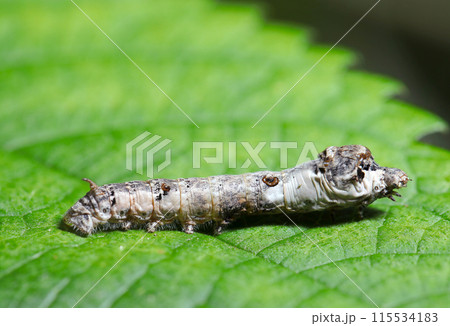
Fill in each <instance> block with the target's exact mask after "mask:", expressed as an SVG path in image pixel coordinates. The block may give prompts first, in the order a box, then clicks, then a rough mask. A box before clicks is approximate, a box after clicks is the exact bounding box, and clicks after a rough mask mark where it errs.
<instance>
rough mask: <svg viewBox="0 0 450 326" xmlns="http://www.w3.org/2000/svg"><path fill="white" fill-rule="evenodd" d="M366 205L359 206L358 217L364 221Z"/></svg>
mask: <svg viewBox="0 0 450 326" xmlns="http://www.w3.org/2000/svg"><path fill="white" fill-rule="evenodd" d="M364 208H365V206H364V205H361V206H358V217H359V219H361V220H363V219H364Z"/></svg>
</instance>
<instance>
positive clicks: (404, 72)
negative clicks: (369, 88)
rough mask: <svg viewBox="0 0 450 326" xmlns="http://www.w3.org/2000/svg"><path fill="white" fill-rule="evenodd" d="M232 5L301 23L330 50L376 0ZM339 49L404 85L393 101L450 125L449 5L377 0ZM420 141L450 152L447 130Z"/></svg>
mask: <svg viewBox="0 0 450 326" xmlns="http://www.w3.org/2000/svg"><path fill="white" fill-rule="evenodd" d="M229 1H230V0H227V2H229ZM231 2H235V3H251V4H257V5H259V6H262V7H263V8H264V9H265V10H264V11H265V13H266V16H267V19H268V20H270V21H281V22H285V23H293V24H297V25H304V26H306V27H307V28H309V29H310V30H311V32H312V33H313V34H312V37H313V41H314V42H316V43H325V44H329V45H330V47H331V46H332V45H333V44H334V43H336V42H337V41H338V40H339V39H340V38H341V37H342V36H343V35H344V34H345V33H346V32H347V31H348V30H349V29H350V28H351V26H353V24H354V23H355V22H356V21H358V19H360V18H361V17H362V16H363V15H364V14H365V13H366V12H367V11H368V10H369V9H370V8H371V7H372V6H373V5H374V4H375V3H376V0H297V1H294V0H244V1H243V0H239V1H238V0H234V1H231ZM339 45H340V46H343V47H346V48H349V49H351V50H353V51H355V52H357V53H359V54H360V55H361V56H360V61H359V62H358V63H357V64H356V65H355V68H356V69H359V70H365V71H369V72H373V73H377V74H382V75H386V76H390V77H392V78H394V79H397V80H399V81H401V82H402V83H403V84H405V86H406V88H407V90H406V91H405V92H404V93H403V94H401V95H399V96H397V98H399V99H401V100H403V101H405V102H408V103H411V104H414V105H416V106H419V107H421V108H424V109H427V110H429V111H431V112H433V113H435V114H437V115H438V116H440V117H441V118H443V119H444V120H446V121H447V123H450V105H449V104H450V89H449V85H450V83H449V74H450V60H449V58H450V1H448V0H430V1H423V0H395V1H394V0H381V1H380V2H379V3H378V4H377V5H376V6H375V8H374V9H373V10H372V11H371V12H370V13H369V14H368V15H367V16H366V17H365V18H364V19H363V20H362V21H361V22H360V23H359V24H358V25H357V26H356V27H355V28H354V29H353V30H352V31H351V32H350V33H349V34H348V35H347V36H346V37H345V38H344V39H343V40H342V41H341V42H340V43H339ZM324 60H326V58H325V59H324ZM302 73H303V72H302V71H299V76H300V75H301V74H302ZM422 141H424V142H427V143H430V144H433V145H436V146H440V147H443V148H446V149H450V132H449V131H448V130H447V131H446V132H443V133H435V134H431V135H427V136H425V137H424V138H423V139H422Z"/></svg>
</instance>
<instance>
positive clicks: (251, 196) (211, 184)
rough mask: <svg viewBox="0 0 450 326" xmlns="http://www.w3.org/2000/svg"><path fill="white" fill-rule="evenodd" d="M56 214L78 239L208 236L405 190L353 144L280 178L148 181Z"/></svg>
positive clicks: (101, 189)
mask: <svg viewBox="0 0 450 326" xmlns="http://www.w3.org/2000/svg"><path fill="white" fill-rule="evenodd" d="M83 180H85V181H87V182H89V184H90V191H89V192H88V193H87V194H86V195H85V196H84V197H83V198H81V199H80V200H78V201H77V202H76V203H75V205H73V206H72V207H71V208H70V209H69V210H68V211H67V212H66V214H65V215H64V219H63V220H64V223H65V224H67V225H69V226H71V227H73V228H74V229H75V230H76V231H78V232H79V233H81V234H83V235H89V234H91V233H93V232H95V231H96V230H99V229H108V228H109V229H111V228H113V229H123V230H128V229H130V228H140V227H145V228H146V229H147V231H148V232H154V231H156V230H157V229H158V228H159V227H161V226H163V225H167V224H171V223H174V222H179V223H180V224H181V225H182V227H183V231H184V232H186V233H193V232H194V228H195V226H197V225H200V224H204V223H206V222H211V221H212V222H214V223H215V225H216V232H217V233H220V232H221V231H222V228H223V227H224V226H225V225H227V224H229V223H230V222H231V221H233V220H234V219H236V218H237V217H239V216H243V215H257V214H263V213H278V212H279V209H282V210H284V211H287V212H289V211H290V212H299V213H302V212H310V211H316V210H324V209H335V208H345V207H351V206H355V207H364V206H367V205H369V204H370V203H372V202H374V201H375V200H377V199H379V198H383V197H388V198H390V199H391V200H394V198H393V195H396V196H400V195H399V194H398V193H396V192H395V191H394V190H395V189H398V188H402V187H406V185H407V183H408V181H409V180H410V179H409V178H408V176H407V175H406V173H405V172H403V171H402V170H400V169H396V168H387V167H381V166H379V165H378V164H377V163H375V161H374V159H373V157H372V154H371V152H370V150H369V149H368V148H366V147H364V146H361V145H348V146H342V147H335V146H331V147H328V148H327V149H325V150H324V151H323V152H321V153H320V154H319V156H318V158H317V159H316V160H313V161H310V162H306V163H304V164H301V165H298V166H296V167H294V168H290V169H286V170H283V171H281V172H271V171H263V172H254V173H246V174H242V175H219V176H211V177H206V178H182V179H176V180H170V179H151V180H147V181H131V182H125V183H112V184H106V185H104V186H97V185H96V184H95V183H94V182H93V181H91V180H89V179H83Z"/></svg>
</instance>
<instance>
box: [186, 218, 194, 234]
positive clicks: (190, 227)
mask: <svg viewBox="0 0 450 326" xmlns="http://www.w3.org/2000/svg"><path fill="white" fill-rule="evenodd" d="M194 226H195V222H192V221H186V223H185V224H184V225H183V231H184V232H186V233H187V234H192V233H194Z"/></svg>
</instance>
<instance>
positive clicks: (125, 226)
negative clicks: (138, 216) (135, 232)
mask: <svg viewBox="0 0 450 326" xmlns="http://www.w3.org/2000/svg"><path fill="white" fill-rule="evenodd" d="M120 229H121V230H123V231H128V230H129V229H131V222H130V221H127V222H123V223H122V225H121V226H120Z"/></svg>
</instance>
